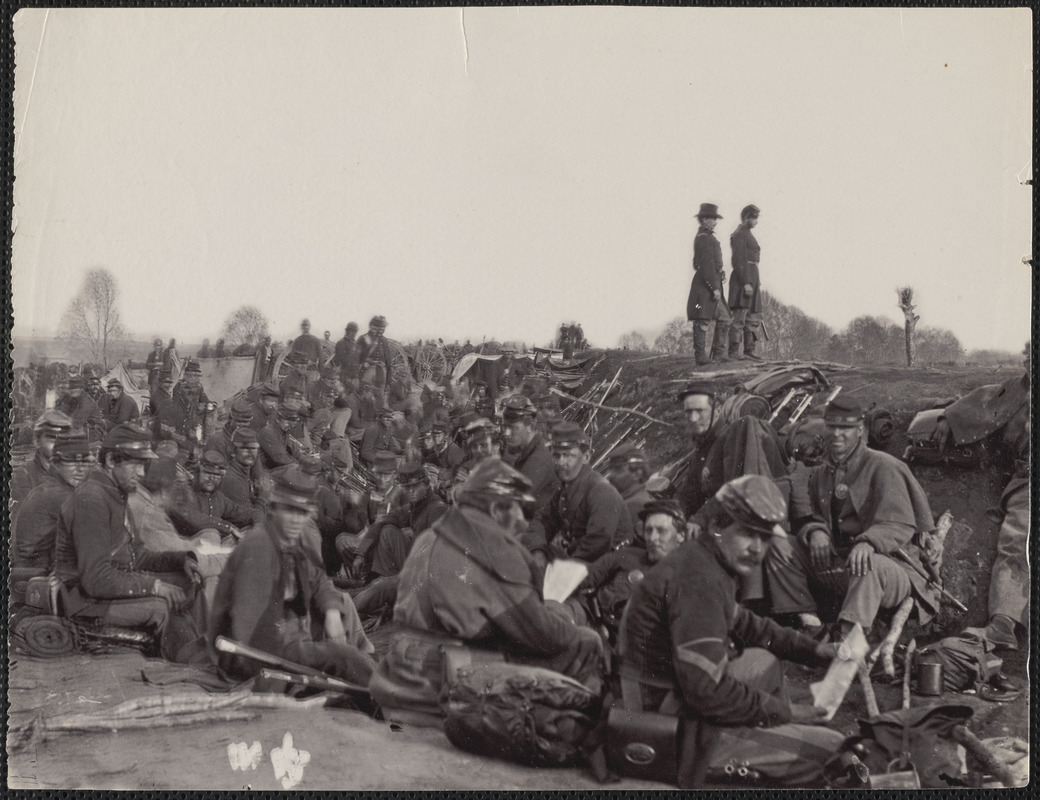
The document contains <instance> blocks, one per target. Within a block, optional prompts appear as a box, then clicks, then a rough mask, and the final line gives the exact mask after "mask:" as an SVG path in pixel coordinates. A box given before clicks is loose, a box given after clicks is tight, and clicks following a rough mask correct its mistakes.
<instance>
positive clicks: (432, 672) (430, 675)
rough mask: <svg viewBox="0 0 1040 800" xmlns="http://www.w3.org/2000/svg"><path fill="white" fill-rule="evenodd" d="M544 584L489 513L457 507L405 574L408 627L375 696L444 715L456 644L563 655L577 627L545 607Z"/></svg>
mask: <svg viewBox="0 0 1040 800" xmlns="http://www.w3.org/2000/svg"><path fill="white" fill-rule="evenodd" d="M541 581H542V576H541V570H539V569H538V567H537V565H536V564H535V563H534V559H533V558H532V556H531V554H530V553H528V552H527V550H526V549H525V548H524V547H523V545H521V544H520V542H519V541H517V540H516V539H515V538H514V537H513V536H511V535H510V534H509V533H508V532H507V531H506V530H505V529H503V528H502V527H501V526H499V525H498V524H497V523H495V521H494V520H493V519H492V518H491V517H490V516H489V515H487V514H485V513H484V512H482V511H479V510H477V509H475V508H472V507H470V506H465V505H462V506H452V507H451V508H450V509H449V510H448V512H447V513H446V514H445V515H444V516H443V517H441V518H440V519H439V520H438V521H437V522H435V523H434V525H433V527H431V528H429V529H428V530H427V531H426V532H425V533H423V534H422V535H421V536H419V538H418V539H417V540H416V541H415V544H414V545H413V546H412V550H411V552H410V553H409V555H408V559H407V560H406V561H405V564H404V568H403V569H402V570H401V579H400V584H399V589H398V592H397V604H396V605H395V606H394V622H396V623H397V624H398V625H400V626H402V627H401V629H400V630H399V631H398V632H397V633H395V634H394V636H393V638H392V639H391V641H390V647H389V651H388V653H387V655H386V657H385V659H384V660H383V662H382V663H381V664H380V666H379V670H378V671H377V672H376V674H375V675H373V680H372V683H370V688H371V690H372V692H373V697H374V698H375V699H376V700H377V702H380V703H381V704H383V705H388V704H389V705H393V706H395V707H401V706H405V707H408V708H414V709H421V710H424V711H429V712H432V713H435V714H437V713H440V712H439V711H438V705H437V700H438V696H439V695H440V689H441V683H442V678H443V674H444V665H443V656H442V648H443V646H444V645H445V644H450V643H451V642H452V641H454V642H458V641H460V640H461V641H462V642H465V643H467V644H470V645H473V646H476V647H483V648H489V649H494V650H498V651H501V652H504V653H506V654H512V655H515V656H536V657H538V656H541V657H552V656H554V655H557V654H559V653H560V652H562V651H563V650H564V649H565V648H566V647H568V646H569V645H570V643H571V641H572V640H573V638H574V635H575V628H574V623H572V622H571V621H570V620H569V619H567V618H566V616H565V615H564V614H563V613H557V612H554V611H552V610H551V609H550V608H549V607H548V606H547V605H546V604H545V603H544V602H543V600H542V595H541V590H540V587H541Z"/></svg>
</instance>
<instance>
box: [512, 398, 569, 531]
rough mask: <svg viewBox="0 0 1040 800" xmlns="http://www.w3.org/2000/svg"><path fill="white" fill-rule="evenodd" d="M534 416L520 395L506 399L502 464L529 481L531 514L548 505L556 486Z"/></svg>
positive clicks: (544, 443) (530, 406)
mask: <svg viewBox="0 0 1040 800" xmlns="http://www.w3.org/2000/svg"><path fill="white" fill-rule="evenodd" d="M537 414H538V409H536V408H535V407H534V403H532V402H531V401H530V400H529V399H528V398H526V397H524V396H523V395H522V394H515V395H513V396H512V397H510V398H509V399H508V400H506V402H505V405H504V407H503V410H502V435H503V437H504V438H505V443H506V454H505V461H506V463H507V464H509V465H510V466H511V467H513V468H514V469H516V470H519V471H520V472H521V473H522V474H523V475H524V476H525V477H526V478H527V479H528V480H529V481H531V493H532V494H533V495H534V513H538V512H539V511H541V510H542V509H543V508H545V506H547V505H548V504H549V501H550V500H551V499H552V496H553V492H555V491H556V487H557V486H558V485H559V481H558V480H557V479H556V471H555V470H554V469H553V461H552V454H551V453H550V452H549V448H548V447H547V446H546V442H545V439H543V438H542V434H541V433H539V431H538V427H537V424H536V422H535V418H536V416H537Z"/></svg>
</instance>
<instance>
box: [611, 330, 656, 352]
mask: <svg viewBox="0 0 1040 800" xmlns="http://www.w3.org/2000/svg"><path fill="white" fill-rule="evenodd" d="M618 347H620V348H621V349H622V350H649V349H650V346H649V345H648V344H647V343H646V338H645V337H644V336H643V334H641V333H638V332H636V331H629V332H628V333H626V334H624V335H622V337H621V338H620V339H618Z"/></svg>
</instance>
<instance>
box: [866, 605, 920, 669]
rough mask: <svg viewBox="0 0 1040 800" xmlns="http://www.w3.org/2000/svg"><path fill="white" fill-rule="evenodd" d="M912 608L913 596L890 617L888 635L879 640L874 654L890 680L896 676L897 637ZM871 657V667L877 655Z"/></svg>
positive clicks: (901, 631)
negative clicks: (878, 656)
mask: <svg viewBox="0 0 1040 800" xmlns="http://www.w3.org/2000/svg"><path fill="white" fill-rule="evenodd" d="M913 608H914V598H913V595H911V596H909V597H907V598H906V599H905V600H904V601H903V602H902V603H900V604H899V607H898V608H897V609H896V613H895V614H893V615H892V625H891V626H890V627H889V629H888V635H887V636H885V638H884V639H882V640H881V644H880V645H878V647H877V650H875V651H874V653H876V654H878V655H880V656H881V667H882V669H884V671H885V674H886V675H888V676H889V677H890V678H894V677H895V676H896V665H895V660H894V655H895V650H896V644H897V643H898V642H899V637H900V635H901V634H902V633H903V628H904V626H905V625H906V621H907V620H908V619H909V618H910V612H911V611H912V610H913ZM872 655H873V659H872V661H871V665H872V666H873V663H874V661H876V660H877V655H874V654H872Z"/></svg>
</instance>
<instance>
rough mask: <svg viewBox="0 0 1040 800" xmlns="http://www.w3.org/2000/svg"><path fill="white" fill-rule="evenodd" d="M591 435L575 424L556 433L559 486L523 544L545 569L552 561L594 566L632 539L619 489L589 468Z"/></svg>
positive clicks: (564, 424) (554, 447)
mask: <svg viewBox="0 0 1040 800" xmlns="http://www.w3.org/2000/svg"><path fill="white" fill-rule="evenodd" d="M589 446H590V442H589V437H588V436H586V435H585V432H584V431H583V430H582V429H581V427H580V426H578V425H575V424H574V423H573V422H561V423H560V424H558V425H557V426H556V427H555V428H553V431H552V459H553V468H554V469H555V470H556V477H557V478H559V479H560V486H559V488H558V489H557V490H556V492H555V493H554V494H553V496H552V499H551V500H550V501H549V503H548V505H546V506H545V508H543V509H542V510H541V511H540V512H538V514H537V515H535V517H534V519H533V520H532V521H531V526H530V529H529V530H528V532H527V534H525V536H524V542H525V543H526V544H527V546H528V547H529V549H530V550H531V551H532V552H533V553H534V554H535V559H536V561H537V562H538V563H540V564H542V565H544V564H545V563H546V562H547V561H549V560H551V559H553V558H575V559H578V560H581V561H588V562H592V561H595V560H596V559H597V558H599V557H600V556H601V555H603V554H604V553H606V552H607V551H608V550H610V548H611V547H612V546H613V545H614V544H615V543H621V542H624V541H629V540H631V538H632V520H631V519H630V518H629V516H628V511H627V510H626V509H625V502H624V500H622V499H621V495H620V494H618V491H617V489H615V488H614V487H613V486H611V485H610V483H609V482H608V481H607V479H606V478H604V477H603V476H602V475H600V474H599V473H598V472H596V471H594V470H593V469H592V467H590V466H589Z"/></svg>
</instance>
